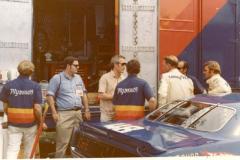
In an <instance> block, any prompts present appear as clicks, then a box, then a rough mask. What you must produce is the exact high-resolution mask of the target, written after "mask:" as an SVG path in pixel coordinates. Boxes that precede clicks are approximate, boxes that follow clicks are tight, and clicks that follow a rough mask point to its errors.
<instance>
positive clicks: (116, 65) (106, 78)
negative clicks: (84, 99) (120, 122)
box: [98, 55, 126, 122]
mask: <svg viewBox="0 0 240 160" xmlns="http://www.w3.org/2000/svg"><path fill="white" fill-rule="evenodd" d="M110 63H111V71H109V72H108V73H106V74H104V75H103V76H102V77H101V78H100V80H99V88H98V93H99V94H98V96H99V98H100V111H101V115H100V120H101V122H107V121H111V120H113V118H114V111H113V103H112V99H113V94H114V90H115V88H116V86H117V84H118V83H119V82H121V81H122V80H123V79H124V77H123V72H124V70H125V68H126V60H125V57H123V56H121V55H115V56H113V57H112V59H111V62H110Z"/></svg>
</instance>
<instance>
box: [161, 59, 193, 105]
mask: <svg viewBox="0 0 240 160" xmlns="http://www.w3.org/2000/svg"><path fill="white" fill-rule="evenodd" d="M177 66H178V58H177V57H176V56H173V55H170V56H167V57H165V58H164V61H163V69H164V71H165V73H163V74H162V77H161V81H160V86H159V89H158V95H159V101H158V103H159V105H160V106H162V105H164V104H166V103H169V102H172V101H174V100H178V99H187V98H190V97H192V96H193V82H192V80H191V79H190V78H188V77H187V76H185V75H184V74H182V73H181V72H180V71H179V70H178V69H177Z"/></svg>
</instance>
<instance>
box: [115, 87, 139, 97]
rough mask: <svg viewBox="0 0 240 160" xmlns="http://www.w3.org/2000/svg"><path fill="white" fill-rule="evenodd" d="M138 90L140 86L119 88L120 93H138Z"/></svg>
mask: <svg viewBox="0 0 240 160" xmlns="http://www.w3.org/2000/svg"><path fill="white" fill-rule="evenodd" d="M137 92H138V87H134V88H118V94H121V95H123V94H129V93H137Z"/></svg>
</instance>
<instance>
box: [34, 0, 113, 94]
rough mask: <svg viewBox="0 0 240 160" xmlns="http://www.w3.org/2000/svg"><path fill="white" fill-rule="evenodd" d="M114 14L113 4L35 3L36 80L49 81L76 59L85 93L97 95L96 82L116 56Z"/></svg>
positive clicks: (106, 0) (104, 0) (87, 0)
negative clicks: (68, 60) (66, 60)
mask: <svg viewBox="0 0 240 160" xmlns="http://www.w3.org/2000/svg"><path fill="white" fill-rule="evenodd" d="M114 11H115V1H114V0H51V1H49V0H36V1H35V2H34V45H33V62H34V63H35V65H36V68H37V70H36V75H35V77H36V80H38V81H41V80H49V79H50V78H51V77H52V76H53V75H54V74H56V73H58V72H60V71H61V70H62V69H63V65H62V61H63V59H64V58H65V57H66V56H70V55H71V56H75V57H77V58H79V61H80V70H79V74H80V75H81V76H82V78H83V80H84V82H85V84H86V87H87V89H88V91H91V92H97V88H98V87H97V86H98V80H99V78H100V76H101V75H102V74H103V73H105V72H107V71H108V70H109V67H108V64H109V61H110V58H111V57H112V56H113V55H114V54H115V24H114V21H115V19H114V18H115V16H114Z"/></svg>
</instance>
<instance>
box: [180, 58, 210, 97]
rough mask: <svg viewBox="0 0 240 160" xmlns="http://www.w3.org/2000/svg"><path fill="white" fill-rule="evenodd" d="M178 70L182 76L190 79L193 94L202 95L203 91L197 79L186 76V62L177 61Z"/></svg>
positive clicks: (187, 67) (187, 66)
mask: <svg viewBox="0 0 240 160" xmlns="http://www.w3.org/2000/svg"><path fill="white" fill-rule="evenodd" d="M178 69H179V71H180V72H181V73H182V74H184V75H185V76H187V77H188V78H190V79H191V80H192V82H193V87H194V90H193V93H194V94H203V93H205V92H206V91H205V89H204V87H203V86H202V84H201V83H200V82H199V81H198V79H197V78H196V77H194V76H191V75H188V69H189V65H188V63H187V62H186V61H179V62H178Z"/></svg>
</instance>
